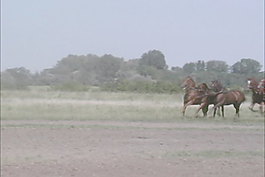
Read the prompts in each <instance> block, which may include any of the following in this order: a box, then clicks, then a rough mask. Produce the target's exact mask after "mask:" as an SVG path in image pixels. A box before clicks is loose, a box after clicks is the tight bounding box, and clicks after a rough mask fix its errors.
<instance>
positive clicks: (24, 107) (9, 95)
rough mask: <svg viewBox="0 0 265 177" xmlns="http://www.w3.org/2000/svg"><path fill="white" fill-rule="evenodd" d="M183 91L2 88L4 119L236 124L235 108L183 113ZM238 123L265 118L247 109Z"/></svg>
mask: <svg viewBox="0 0 265 177" xmlns="http://www.w3.org/2000/svg"><path fill="white" fill-rule="evenodd" d="M182 97H183V95H181V94H139V93H125V92H122V93H115V92H100V91H90V92H61V91H50V90H49V89H47V88H45V89H41V88H38V89H34V88H33V89H30V90H26V91H7V90H5V91H3V90H2V91H1V119H2V120H82V121H85V120H117V121H153V122H164V121H166V122H170V121H172V122H173V121H174V122H176V121H181V122H185V121H192V122H216V123H219V122H221V123H229V124H231V123H232V124H233V123H234V122H233V117H234V112H235V110H234V108H233V107H231V106H228V107H225V116H226V118H225V119H223V118H215V119H212V118H199V119H196V118H194V113H195V111H196V109H197V108H198V106H190V107H188V108H187V111H186V115H187V116H186V117H185V118H184V117H183V116H182V114H181V108H182V99H183V98H182ZM248 105H249V104H248V103H244V104H243V105H242V108H241V110H240V114H241V117H240V118H239V119H238V120H239V122H236V123H235V124H244V125H245V124H247V125H251V124H262V123H263V122H264V118H263V117H262V116H261V115H260V114H258V113H253V112H251V111H249V110H248V109H247V106H248Z"/></svg>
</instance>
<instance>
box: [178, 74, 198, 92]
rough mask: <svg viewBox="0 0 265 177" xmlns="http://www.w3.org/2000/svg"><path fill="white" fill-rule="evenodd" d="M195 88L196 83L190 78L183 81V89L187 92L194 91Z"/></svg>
mask: <svg viewBox="0 0 265 177" xmlns="http://www.w3.org/2000/svg"><path fill="white" fill-rule="evenodd" d="M195 87H196V83H195V81H194V80H193V79H192V77H190V76H188V77H186V78H185V79H184V80H183V81H182V84H181V88H183V89H184V90H185V91H186V92H188V91H189V90H190V89H194V88H195Z"/></svg>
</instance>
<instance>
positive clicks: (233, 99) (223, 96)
mask: <svg viewBox="0 0 265 177" xmlns="http://www.w3.org/2000/svg"><path fill="white" fill-rule="evenodd" d="M245 100H246V98H245V95H244V93H243V92H241V91H240V90H230V91H224V92H219V93H217V94H216V95H215V100H214V102H215V105H214V107H213V109H216V108H218V107H220V106H224V105H231V104H233V105H234V108H235V109H236V115H237V116H238V117H239V108H240V105H241V104H242V103H243V102H244V101H245Z"/></svg>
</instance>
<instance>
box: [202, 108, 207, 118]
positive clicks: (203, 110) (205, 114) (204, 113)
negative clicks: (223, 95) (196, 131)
mask: <svg viewBox="0 0 265 177" xmlns="http://www.w3.org/2000/svg"><path fill="white" fill-rule="evenodd" d="M202 112H203V116H204V117H206V116H207V112H208V105H207V106H205V107H204V108H202Z"/></svg>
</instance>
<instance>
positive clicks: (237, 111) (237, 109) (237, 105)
mask: <svg viewBox="0 0 265 177" xmlns="http://www.w3.org/2000/svg"><path fill="white" fill-rule="evenodd" d="M234 107H235V109H236V115H237V117H239V107H240V103H239V104H238V103H235V104H234Z"/></svg>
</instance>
